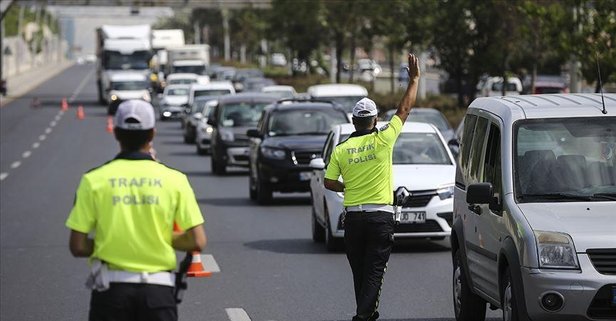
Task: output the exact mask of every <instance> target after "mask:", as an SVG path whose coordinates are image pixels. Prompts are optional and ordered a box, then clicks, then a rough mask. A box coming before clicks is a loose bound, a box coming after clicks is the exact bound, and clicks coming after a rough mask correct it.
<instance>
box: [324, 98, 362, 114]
mask: <svg viewBox="0 0 616 321" xmlns="http://www.w3.org/2000/svg"><path fill="white" fill-rule="evenodd" d="M362 98H364V96H340V97H316V99H323V100H328V101H331V102H334V103H337V104H339V105H340V106H342V108H344V111H345V112H347V113H352V112H353V107H354V106H355V104H356V103H357V102H358V101H360V100H361V99H362Z"/></svg>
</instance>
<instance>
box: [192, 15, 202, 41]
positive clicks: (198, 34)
mask: <svg viewBox="0 0 616 321" xmlns="http://www.w3.org/2000/svg"><path fill="white" fill-rule="evenodd" d="M193 30H194V33H195V44H196V45H200V44H201V28H199V22H198V21H195V23H193Z"/></svg>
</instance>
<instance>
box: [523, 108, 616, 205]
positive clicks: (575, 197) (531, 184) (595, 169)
mask: <svg viewBox="0 0 616 321" xmlns="http://www.w3.org/2000/svg"><path fill="white" fill-rule="evenodd" d="M515 152H516V154H515V155H516V157H515V159H514V161H515V170H514V174H515V175H514V176H515V184H516V197H517V199H518V200H519V201H522V202H537V201H580V200H588V201H593V200H596V201H601V200H616V117H601V118H573V119H571V118H569V119H547V120H527V121H523V122H521V123H519V125H518V126H516V130H515Z"/></svg>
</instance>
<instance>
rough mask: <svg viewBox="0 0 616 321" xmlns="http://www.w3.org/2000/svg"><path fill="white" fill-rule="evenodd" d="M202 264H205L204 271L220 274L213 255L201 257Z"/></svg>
mask: <svg viewBox="0 0 616 321" xmlns="http://www.w3.org/2000/svg"><path fill="white" fill-rule="evenodd" d="M201 262H202V263H203V269H204V270H206V271H210V272H212V273H218V272H220V267H219V266H218V263H216V260H214V256H213V255H211V254H203V255H201Z"/></svg>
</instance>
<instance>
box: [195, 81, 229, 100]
mask: <svg viewBox="0 0 616 321" xmlns="http://www.w3.org/2000/svg"><path fill="white" fill-rule="evenodd" d="M232 94H235V88H234V87H233V84H232V83H231V82H230V81H212V82H210V83H208V84H205V85H203V84H198V83H197V84H192V85H191V86H190V93H189V94H188V106H192V104H193V103H194V101H195V97H199V96H222V95H232Z"/></svg>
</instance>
